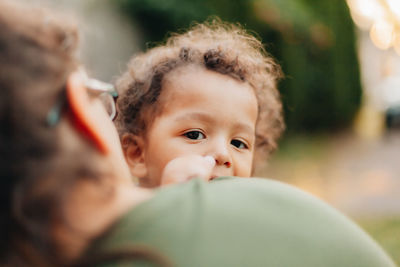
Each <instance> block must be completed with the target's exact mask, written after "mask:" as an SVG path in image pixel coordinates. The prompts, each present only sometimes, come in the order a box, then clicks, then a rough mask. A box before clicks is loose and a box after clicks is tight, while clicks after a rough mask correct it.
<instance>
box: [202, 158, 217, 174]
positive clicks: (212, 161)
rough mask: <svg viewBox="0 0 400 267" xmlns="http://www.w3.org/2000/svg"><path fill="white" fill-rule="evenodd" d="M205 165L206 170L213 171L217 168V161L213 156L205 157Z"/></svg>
mask: <svg viewBox="0 0 400 267" xmlns="http://www.w3.org/2000/svg"><path fill="white" fill-rule="evenodd" d="M204 164H205V166H204V167H205V168H207V169H209V170H210V171H211V170H212V168H214V166H215V159H214V157H212V156H205V157H204Z"/></svg>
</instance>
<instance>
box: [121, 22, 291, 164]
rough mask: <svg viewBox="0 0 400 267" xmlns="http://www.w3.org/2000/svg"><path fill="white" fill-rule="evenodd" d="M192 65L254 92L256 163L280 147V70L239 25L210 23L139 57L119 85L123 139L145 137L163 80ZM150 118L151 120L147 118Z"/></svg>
mask: <svg viewBox="0 0 400 267" xmlns="http://www.w3.org/2000/svg"><path fill="white" fill-rule="evenodd" d="M189 64H194V65H198V66H202V67H205V68H207V69H208V70H212V71H215V72H218V73H221V74H224V75H228V76H230V77H232V78H234V79H236V80H238V81H241V82H247V83H248V84H250V85H251V86H252V88H253V89H254V92H255V94H256V97H257V101H258V119H257V125H256V156H258V157H256V158H258V159H260V158H263V157H260V156H266V155H268V154H269V153H270V152H271V151H273V150H274V149H275V148H276V147H277V139H278V138H279V136H280V135H281V133H282V131H283V129H284V123H283V118H282V104H281V101H280V97H279V92H278V90H277V80H278V79H279V78H280V77H281V70H280V67H279V66H278V65H277V64H276V63H275V62H274V60H273V59H272V58H271V57H270V56H269V55H268V53H267V52H266V51H265V49H264V47H263V44H262V43H261V42H260V40H258V39H257V38H255V37H254V36H253V35H251V34H250V33H248V32H247V31H246V30H245V29H243V28H242V27H241V26H240V25H235V24H231V23H226V22H222V21H221V20H219V19H212V20H209V21H207V22H205V23H202V24H196V25H195V26H193V27H192V28H191V29H189V30H188V31H187V32H185V33H182V34H172V36H171V37H170V38H168V39H167V41H166V43H165V44H163V45H160V46H158V47H155V48H152V49H150V50H148V51H147V52H146V53H143V54H139V55H137V56H135V57H134V58H133V59H132V60H131V61H130V63H129V65H128V70H127V71H126V72H125V73H124V74H123V75H122V76H121V77H120V78H119V79H118V80H117V89H118V90H119V93H120V97H119V99H118V102H117V108H118V116H117V118H116V121H115V123H116V126H117V129H118V131H119V134H120V136H121V137H122V135H124V134H125V133H133V134H135V135H143V134H144V133H145V132H146V130H147V129H148V128H149V126H150V125H151V123H152V120H153V119H154V117H155V116H157V115H158V113H157V112H160V110H161V108H160V107H159V105H161V104H159V103H160V102H159V100H158V98H159V96H160V93H161V90H162V86H163V80H164V77H165V76H166V75H167V74H168V73H169V72H171V71H172V70H174V69H176V68H178V67H181V66H185V65H189ZM149 114H151V116H149Z"/></svg>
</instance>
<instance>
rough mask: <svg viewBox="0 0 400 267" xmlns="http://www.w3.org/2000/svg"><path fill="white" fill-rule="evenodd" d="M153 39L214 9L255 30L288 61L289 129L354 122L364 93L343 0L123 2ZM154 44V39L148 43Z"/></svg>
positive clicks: (284, 83)
mask: <svg viewBox="0 0 400 267" xmlns="http://www.w3.org/2000/svg"><path fill="white" fill-rule="evenodd" d="M115 2H116V3H118V5H119V6H120V7H121V9H122V10H123V11H124V12H126V13H127V14H128V15H129V16H130V17H132V19H134V20H135V22H136V23H137V24H139V25H141V27H142V29H143V32H144V34H145V36H146V37H147V40H148V41H152V42H154V41H156V42H159V41H162V40H164V39H165V37H166V36H167V33H168V32H174V31H179V30H180V29H184V28H187V27H188V25H190V23H191V22H193V21H200V22H201V21H204V20H205V19H207V18H208V17H209V16H210V15H217V16H219V17H220V18H221V19H223V20H226V21H231V22H239V23H241V24H242V25H244V26H245V27H246V28H247V29H249V30H251V31H254V32H256V33H257V34H258V36H259V37H260V38H261V39H262V40H263V42H264V43H266V45H267V51H269V52H270V53H271V54H272V55H273V56H274V57H275V58H277V60H278V62H279V63H280V64H281V65H282V67H283V71H284V73H285V76H286V78H285V79H284V80H283V81H282V82H281V84H280V90H281V94H282V99H283V102H284V106H285V116H286V123H287V126H288V131H289V132H298V131H303V132H309V131H318V130H335V129H341V128H343V127H346V126H348V124H349V123H350V122H351V121H352V118H353V116H354V114H355V112H356V111H357V108H358V107H359V104H360V98H361V86H360V78H359V69H358V62H357V56H356V48H355V36H354V31H353V25H352V21H351V18H350V16H349V11H348V9H347V5H346V3H345V1H343V0H320V1H315V0H284V1H283V0H235V1H232V0H117V1H115ZM147 46H150V47H151V46H152V43H147Z"/></svg>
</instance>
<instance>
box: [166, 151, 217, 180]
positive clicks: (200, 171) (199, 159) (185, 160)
mask: <svg viewBox="0 0 400 267" xmlns="http://www.w3.org/2000/svg"><path fill="white" fill-rule="evenodd" d="M214 166H215V159H214V158H213V157H211V156H205V157H203V156H199V155H188V156H184V157H178V158H176V159H173V160H171V161H170V162H168V164H167V165H166V166H165V168H164V171H163V174H162V177H161V185H167V184H176V183H182V182H186V181H188V180H190V179H192V178H196V177H197V178H201V179H204V180H206V181H208V180H210V178H211V172H212V170H213V168H214Z"/></svg>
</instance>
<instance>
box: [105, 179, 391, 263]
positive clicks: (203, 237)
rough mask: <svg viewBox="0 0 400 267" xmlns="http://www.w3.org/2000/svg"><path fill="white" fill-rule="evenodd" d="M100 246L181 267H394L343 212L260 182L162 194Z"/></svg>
mask: <svg viewBox="0 0 400 267" xmlns="http://www.w3.org/2000/svg"><path fill="white" fill-rule="evenodd" d="M97 245H98V246H97V247H98V248H99V249H100V248H101V250H104V249H105V250H110V249H115V248H116V247H118V248H123V247H127V246H132V245H140V246H145V247H148V248H149V249H150V251H153V252H154V253H157V254H161V255H165V256H166V257H168V258H170V259H171V260H172V262H174V263H176V264H177V266H261V265H265V264H268V265H271V266H379V267H380V266H394V264H393V263H391V261H390V259H389V258H388V257H387V256H386V254H385V253H384V252H383V250H382V249H381V248H380V247H379V246H378V245H376V243H375V242H374V241H373V240H372V239H371V238H370V237H369V236H368V235H367V234H366V233H365V232H364V231H362V230H361V229H360V228H359V227H358V226H357V225H356V224H354V223H353V222H352V221H351V220H349V219H348V218H346V217H345V216H344V215H343V214H341V213H339V212H338V211H336V210H335V209H333V208H331V207H330V206H329V205H327V204H325V203H323V202H322V201H320V200H319V199H317V198H315V197H313V196H311V195H309V194H307V193H304V192H303V191H301V190H299V189H296V188H294V187H292V186H289V185H286V184H283V183H280V182H277V181H274V180H269V179H261V178H249V179H247V178H246V179H243V178H241V179H238V178H219V179H216V180H215V181H213V182H211V183H205V182H203V181H201V180H198V179H194V180H192V181H190V182H188V183H185V184H181V185H175V186H170V187H167V188H164V189H161V190H159V192H158V193H157V194H156V195H155V197H154V198H152V199H151V200H149V201H146V202H144V203H142V204H140V205H139V206H137V207H135V208H134V209H132V210H131V211H130V212H129V213H127V214H126V215H125V216H124V217H123V218H121V220H120V221H119V222H118V223H117V224H116V225H115V226H114V227H113V228H112V229H111V230H110V231H109V233H108V234H107V235H106V236H105V238H104V239H103V240H101V241H99V242H98V243H97Z"/></svg>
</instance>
